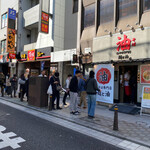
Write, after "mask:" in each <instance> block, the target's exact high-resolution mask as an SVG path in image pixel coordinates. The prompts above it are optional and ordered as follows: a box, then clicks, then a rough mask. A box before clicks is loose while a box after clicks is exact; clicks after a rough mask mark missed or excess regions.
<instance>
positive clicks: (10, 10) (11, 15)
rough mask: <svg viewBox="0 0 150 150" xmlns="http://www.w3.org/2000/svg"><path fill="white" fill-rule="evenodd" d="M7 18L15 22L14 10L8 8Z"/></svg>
mask: <svg viewBox="0 0 150 150" xmlns="http://www.w3.org/2000/svg"><path fill="white" fill-rule="evenodd" d="M8 18H9V19H12V20H16V10H14V9H11V8H9V9H8Z"/></svg>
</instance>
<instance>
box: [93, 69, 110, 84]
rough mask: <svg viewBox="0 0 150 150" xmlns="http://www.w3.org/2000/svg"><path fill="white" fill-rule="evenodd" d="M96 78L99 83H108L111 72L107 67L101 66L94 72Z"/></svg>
mask: <svg viewBox="0 0 150 150" xmlns="http://www.w3.org/2000/svg"><path fill="white" fill-rule="evenodd" d="M96 79H97V81H98V82H99V83H100V84H103V85H105V84H108V83H109V82H110V80H111V73H110V71H109V70H108V69H107V68H101V69H100V70H99V71H98V72H97V74H96Z"/></svg>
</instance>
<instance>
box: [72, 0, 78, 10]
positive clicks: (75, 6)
mask: <svg viewBox="0 0 150 150" xmlns="http://www.w3.org/2000/svg"><path fill="white" fill-rule="evenodd" d="M77 12H78V0H73V13H77Z"/></svg>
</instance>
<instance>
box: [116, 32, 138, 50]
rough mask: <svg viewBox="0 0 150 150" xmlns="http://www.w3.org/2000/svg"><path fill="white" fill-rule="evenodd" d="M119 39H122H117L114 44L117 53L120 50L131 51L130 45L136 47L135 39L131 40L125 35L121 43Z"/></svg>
mask: <svg viewBox="0 0 150 150" xmlns="http://www.w3.org/2000/svg"><path fill="white" fill-rule="evenodd" d="M121 39H122V38H121V37H118V40H119V42H117V43H116V44H117V45H118V47H117V51H119V50H120V49H121V50H122V51H124V50H130V49H131V44H132V46H136V42H135V41H136V39H135V38H133V39H132V40H131V39H129V38H128V37H127V35H124V39H123V40H122V41H121Z"/></svg>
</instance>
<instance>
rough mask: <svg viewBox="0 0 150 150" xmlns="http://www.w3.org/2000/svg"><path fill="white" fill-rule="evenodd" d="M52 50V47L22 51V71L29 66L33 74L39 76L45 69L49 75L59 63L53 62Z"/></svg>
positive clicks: (20, 62)
mask: <svg viewBox="0 0 150 150" xmlns="http://www.w3.org/2000/svg"><path fill="white" fill-rule="evenodd" d="M52 51H53V50H52V48H43V49H33V50H29V51H24V52H21V61H19V64H20V65H21V64H23V66H24V68H23V70H22V72H24V71H25V69H27V68H29V69H30V75H31V76H38V75H39V74H40V72H41V71H42V70H45V71H46V74H47V76H49V74H50V71H51V70H53V69H55V70H57V63H51V52H52Z"/></svg>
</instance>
